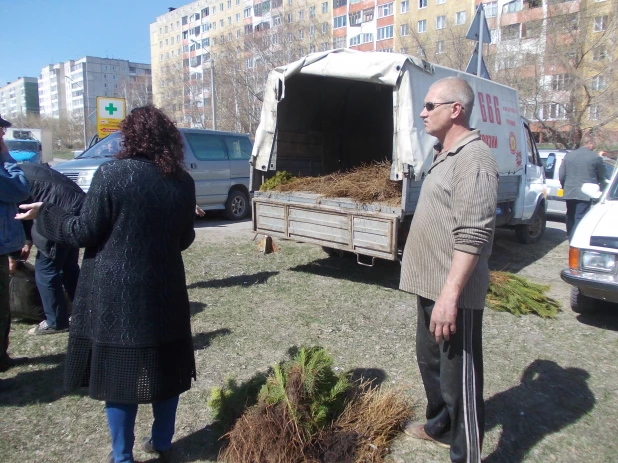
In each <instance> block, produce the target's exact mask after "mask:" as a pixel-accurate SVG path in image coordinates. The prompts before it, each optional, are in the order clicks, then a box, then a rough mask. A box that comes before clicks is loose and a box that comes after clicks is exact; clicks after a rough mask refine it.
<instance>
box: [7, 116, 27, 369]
mask: <svg viewBox="0 0 618 463" xmlns="http://www.w3.org/2000/svg"><path fill="white" fill-rule="evenodd" d="M10 126H11V123H10V122H9V121H7V120H5V119H2V117H0V371H6V370H8V369H9V368H10V367H12V366H14V365H15V361H14V360H13V359H11V358H10V357H9V354H8V352H7V350H8V347H9V331H10V329H11V313H10V307H9V254H10V253H12V252H15V251H19V250H20V249H22V247H23V246H24V243H25V242H26V235H25V233H24V227H23V226H22V223H21V222H20V221H19V220H16V219H15V214H17V203H19V202H20V201H23V200H25V199H26V198H28V196H29V195H30V187H29V185H28V180H26V176H25V175H24V173H23V172H22V171H21V169H20V168H19V167H18V165H17V163H16V162H15V160H14V159H13V158H12V157H11V155H10V154H9V150H8V148H7V147H6V145H5V144H4V129H6V128H7V127H10Z"/></svg>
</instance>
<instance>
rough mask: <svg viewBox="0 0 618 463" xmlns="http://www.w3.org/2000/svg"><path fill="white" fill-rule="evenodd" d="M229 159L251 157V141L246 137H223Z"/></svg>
mask: <svg viewBox="0 0 618 463" xmlns="http://www.w3.org/2000/svg"><path fill="white" fill-rule="evenodd" d="M225 144H226V145H227V152H228V155H229V156H230V159H233V160H243V159H247V160H248V159H249V158H250V157H251V150H252V147H251V142H250V141H249V140H248V139H247V138H246V137H225Z"/></svg>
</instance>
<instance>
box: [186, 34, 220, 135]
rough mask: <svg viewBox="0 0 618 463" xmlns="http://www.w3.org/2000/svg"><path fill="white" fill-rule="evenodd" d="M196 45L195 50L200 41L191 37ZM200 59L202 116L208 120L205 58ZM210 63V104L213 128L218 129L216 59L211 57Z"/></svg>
mask: <svg viewBox="0 0 618 463" xmlns="http://www.w3.org/2000/svg"><path fill="white" fill-rule="evenodd" d="M189 40H190V41H191V42H192V43H193V44H194V45H195V50H196V51H197V47H198V44H199V42H198V41H197V40H195V39H189ZM203 56H204V55H202V59H201V61H200V66H201V67H202V117H203V118H204V120H206V104H205V103H206V98H204V60H203ZM209 64H210V106H211V108H212V129H213V130H217V104H216V102H215V61H214V60H213V59H212V58H211V59H210V60H209Z"/></svg>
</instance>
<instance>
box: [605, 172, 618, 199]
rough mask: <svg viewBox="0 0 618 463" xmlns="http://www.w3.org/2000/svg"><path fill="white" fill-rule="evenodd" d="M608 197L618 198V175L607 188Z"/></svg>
mask: <svg viewBox="0 0 618 463" xmlns="http://www.w3.org/2000/svg"><path fill="white" fill-rule="evenodd" d="M606 199H608V200H612V201H616V200H618V175H614V181H613V182H612V184H611V185H610V186H609V188H608V190H607V196H606Z"/></svg>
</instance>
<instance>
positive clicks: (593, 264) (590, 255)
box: [580, 251, 616, 273]
mask: <svg viewBox="0 0 618 463" xmlns="http://www.w3.org/2000/svg"><path fill="white" fill-rule="evenodd" d="M580 262H581V266H582V269H583V270H594V271H596V272H607V273H615V271H616V255H615V254H609V253H607V252H599V251H582V253H581V257H580Z"/></svg>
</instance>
